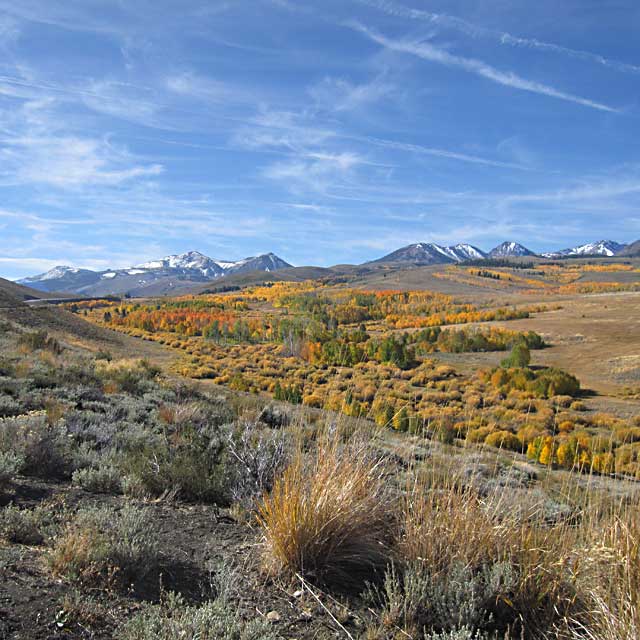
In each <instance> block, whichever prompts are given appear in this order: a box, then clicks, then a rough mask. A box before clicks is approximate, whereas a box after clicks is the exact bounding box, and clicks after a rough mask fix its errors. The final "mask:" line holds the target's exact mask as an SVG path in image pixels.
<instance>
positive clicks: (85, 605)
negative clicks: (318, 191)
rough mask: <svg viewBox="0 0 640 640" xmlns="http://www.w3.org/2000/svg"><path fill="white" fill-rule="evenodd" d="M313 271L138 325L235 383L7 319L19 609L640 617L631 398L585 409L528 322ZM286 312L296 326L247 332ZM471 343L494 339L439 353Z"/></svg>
mask: <svg viewBox="0 0 640 640" xmlns="http://www.w3.org/2000/svg"><path fill="white" fill-rule="evenodd" d="M263 289H264V290H263ZM291 289H294V290H293V291H292V290H291ZM316 289H317V287H316V288H313V287H311V288H309V286H308V285H307V284H304V283H302V284H297V285H295V286H294V285H285V284H279V283H278V284H277V285H274V286H273V287H265V288H261V289H259V290H257V291H248V292H235V291H234V292H230V296H229V297H228V299H227V296H220V298H222V299H220V300H218V296H214V297H209V296H205V297H203V298H202V299H195V300H192V299H182V300H175V301H168V302H167V305H168V306H170V305H174V306H173V307H171V314H176V315H175V318H176V319H177V318H180V322H183V323H184V324H185V327H187V326H195V325H194V324H189V323H191V320H189V317H190V316H189V314H191V313H192V312H197V313H198V314H205V315H207V314H210V313H214V314H218V313H229V314H235V317H236V319H237V318H238V317H240V324H239V325H238V326H237V330H238V332H237V333H236V329H234V328H233V327H234V326H235V323H236V320H234V321H233V324H231V327H232V329H231V330H230V332H229V335H227V336H226V337H225V336H224V330H222V329H221V328H220V327H221V326H224V325H218V329H217V330H219V331H220V333H221V334H222V335H220V336H218V334H217V333H216V331H217V330H214V329H213V328H211V323H210V324H205V325H204V327H205V331H204V334H203V335H195V334H194V335H190V336H187V335H182V334H177V332H170V331H167V332H165V331H164V330H161V331H156V330H150V329H138V328H136V329H135V332H136V333H135V335H139V336H140V337H144V338H149V339H153V340H158V341H160V340H162V341H164V342H167V340H168V338H166V335H167V334H170V333H175V335H172V336H171V339H172V340H174V341H178V342H180V345H179V346H178V347H175V348H176V349H180V351H181V352H183V351H184V352H185V357H186V358H187V359H188V360H189V361H188V362H186V363H185V362H184V361H183V363H182V364H181V365H180V366H181V367H188V366H193V367H206V368H207V370H211V371H212V372H213V375H212V376H211V378H212V380H213V381H214V382H218V383H220V384H221V385H224V386H226V387H228V388H230V389H231V391H230V390H229V389H226V390H224V391H223V389H222V388H221V387H217V386H215V385H214V384H211V383H209V382H202V383H197V382H193V381H191V382H185V380H184V379H179V378H177V377H176V376H175V371H172V372H171V371H170V372H167V371H163V370H162V369H161V368H159V367H157V366H155V365H154V364H153V363H152V362H150V361H148V360H144V359H142V360H141V359H137V358H127V359H123V358H122V357H120V355H119V354H116V353H110V352H108V351H107V350H105V349H104V348H103V347H102V346H101V347H100V348H95V349H87V348H85V347H80V346H78V345H77V344H75V343H74V341H72V340H69V341H67V340H65V338H64V336H60V335H55V336H54V335H49V334H48V333H46V332H45V333H44V334H41V335H37V336H33V335H31V334H32V333H33V332H32V331H31V330H29V329H26V328H24V327H21V326H19V325H16V324H13V325H7V326H4V325H3V326H4V328H3V330H2V331H1V332H0V346H1V347H2V359H1V360H0V408H1V410H2V416H1V417H0V501H1V502H0V503H1V504H2V506H1V507H0V540H1V541H0V576H1V578H2V583H3V585H4V587H3V588H4V589H5V590H8V593H9V596H8V600H7V601H8V602H11V603H12V605H11V606H15V607H16V608H19V609H20V613H19V618H20V621H19V622H16V621H15V620H13V619H12V620H10V622H9V623H8V624H12V625H16V626H15V628H19V627H18V626H17V625H20V624H22V625H23V627H21V628H22V629H24V628H28V629H29V630H30V631H28V632H26V633H27V635H25V633H23V637H50V636H51V631H52V629H54V625H55V630H61V631H60V633H66V634H67V637H70V638H84V637H116V638H122V639H123V640H137V639H139V640H145V639H147V638H149V639H150V638H166V639H167V640H173V639H176V640H177V639H178V638H228V639H229V640H231V639H234V640H262V639H264V640H271V638H277V637H287V638H289V637H290V638H293V637H295V638H309V639H310V638H325V637H326V638H328V637H345V638H347V637H350V638H363V639H366V640H376V639H377V640H397V639H398V638H413V639H415V640H420V639H424V640H428V639H431V640H435V639H449V640H462V639H464V640H473V639H475V640H490V639H497V638H500V639H505V638H512V639H514V640H516V639H519V640H522V639H523V638H525V639H527V638H532V639H533V638H536V639H537V638H562V639H568V638H571V639H576V640H577V639H579V638H584V639H585V640H586V639H591V638H604V639H605V640H608V639H609V638H611V639H613V638H628V639H630V640H632V639H634V638H637V637H638V635H637V626H638V619H637V611H638V605H640V579H639V576H640V574H639V573H638V562H637V561H638V549H639V547H638V543H637V540H638V526H637V512H638V507H639V506H640V504H639V500H638V490H637V487H636V483H635V482H634V480H635V479H636V478H638V477H640V456H639V455H638V451H640V449H638V446H637V445H639V444H640V431H639V429H640V423H639V422H638V420H634V419H632V418H624V419H623V418H619V417H615V416H613V415H609V414H604V413H601V414H598V413H594V412H593V411H590V410H588V407H587V406H586V405H585V404H584V402H583V400H582V399H581V398H580V394H581V390H580V384H579V381H578V379H577V378H575V377H574V376H572V375H571V374H570V373H568V372H564V371H560V370H556V369H552V368H544V367H539V366H536V365H535V358H536V350H537V349H540V348H544V346H545V345H544V341H543V340H542V337H541V336H539V335H537V334H534V333H531V332H517V331H507V330H504V329H500V330H498V329H495V328H493V327H479V326H476V325H473V326H462V327H440V326H438V325H432V326H425V327H414V328H413V329H414V330H412V331H404V330H402V331H399V330H396V329H395V328H393V329H392V328H391V327H390V326H385V327H384V328H382V326H381V323H386V322H387V320H386V318H387V315H385V316H383V317H380V318H377V317H371V318H370V319H366V318H364V317H363V316H365V315H366V313H369V314H370V315H372V316H373V315H374V314H375V313H378V311H377V310H378V309H384V310H389V309H386V308H385V307H384V305H391V306H393V305H397V304H405V305H409V307H408V308H406V309H403V310H402V312H403V313H404V312H408V311H411V308H410V307H411V305H420V304H425V305H427V306H425V307H424V309H423V310H422V311H417V308H418V307H414V308H413V311H417V313H418V314H419V313H423V314H425V316H424V317H428V315H429V314H431V313H435V314H440V313H443V314H446V310H445V309H440V310H436V309H435V308H434V307H433V305H434V304H435V305H437V304H440V302H442V303H443V304H445V306H446V304H449V301H442V300H440V299H439V298H437V297H436V298H428V297H426V298H424V299H423V298H419V297H411V296H406V297H404V294H403V296H400V294H396V293H393V294H385V295H382V296H380V297H376V296H373V297H371V296H370V295H369V293H367V292H365V293H363V294H362V296H361V297H359V296H355V295H354V294H353V292H344V293H343V294H341V295H340V296H339V297H337V298H336V299H335V300H332V301H331V302H330V303H327V302H326V299H329V300H331V295H330V293H329V292H325V293H318V292H317V290H316ZM349 296H351V297H349ZM318 298H319V300H318ZM212 302H215V304H216V305H218V306H217V307H215V308H214V309H212V308H211V304H212ZM133 304H134V305H135V303H133ZM128 305H129V303H125V306H124V307H123V306H122V305H116V307H115V308H116V309H118V310H117V311H115V310H114V308H111V307H106V306H104V305H101V303H99V302H97V301H93V302H91V303H90V304H87V305H85V306H86V308H87V311H88V314H89V316H88V317H89V318H91V319H92V320H93V321H94V322H98V323H100V324H103V323H105V324H108V325H109V326H116V325H117V323H114V322H113V318H114V317H115V316H117V317H118V318H121V319H122V318H123V317H124V318H127V317H129V315H130V314H133V313H135V312H136V311H142V310H141V309H138V310H135V309H128V308H127V306H128ZM148 306H149V307H151V306H153V305H148ZM155 306H157V305H155ZM160 306H161V308H160V309H153V310H149V312H151V311H157V312H161V313H162V312H164V309H163V308H162V305H160ZM352 307H354V308H355V307H358V309H355V310H354V309H353V308H352ZM123 309H124V312H123V311H122V310H123ZM278 309H286V311H287V313H282V314H281V315H282V317H281V318H280V320H279V322H282V323H285V321H286V322H289V323H291V324H289V325H287V326H288V327H289V329H288V330H287V331H285V332H284V333H278V334H277V335H276V336H275V337H271V338H269V339H266V338H261V337H260V333H261V332H263V331H268V329H269V327H271V329H273V326H275V325H273V326H272V325H269V322H270V320H268V318H269V317H270V316H269V314H272V313H275V312H276V310H278ZM363 309H364V311H363ZM78 310H79V311H81V312H83V311H84V309H83V305H82V304H81V303H80V306H79V307H78ZM310 310H311V311H310ZM460 312H461V311H460V310H457V311H456V313H460ZM106 313H110V314H111V320H110V319H109V318H108V317H106V318H105V314H106ZM144 313H147V310H144ZM464 313H467V311H464ZM309 314H310V315H309ZM322 314H326V318H325V319H324V320H322V319H321V318H322V317H323V315H322ZM154 317H155V316H154ZM197 317H200V316H197ZM209 319H210V317H208V316H207V321H208V320H209ZM243 322H244V323H245V325H243V324H242V323H243ZM254 322H255V323H256V324H255V327H259V329H258V330H257V333H256V332H255V331H249V333H248V334H247V330H246V329H244V328H242V327H243V326H246V327H248V328H249V329H251V327H253V326H254V325H253V324H252V323H254ZM260 323H261V324H260ZM313 323H316V324H313ZM334 323H335V326H334ZM278 326H280V327H282V326H285V324H282V325H278ZM296 326H302V327H303V329H304V333H302V334H298V333H297V329H291V327H296ZM207 327H208V329H207ZM308 327H310V328H309V329H308V330H309V331H316V332H318V333H317V334H314V335H320V336H321V340H320V344H321V348H320V349H319V350H318V351H317V352H314V350H313V349H311V350H309V345H308V341H307V340H306V339H307V337H308V335H309V334H307V333H306V331H307V328H308ZM120 328H121V329H123V327H122V326H120ZM132 331H133V330H132ZM137 332H139V333H137ZM323 332H327V334H326V336H327V340H326V341H323V338H322V336H324V334H323ZM25 336H26V337H25ZM217 336H218V337H217ZM301 336H302V338H303V339H301V340H298V338H300V337H301ZM334 341H336V342H334ZM129 344H132V343H129ZM169 344H171V343H169ZM326 345H330V346H327V347H326V349H325V346H326ZM344 345H355V347H353V349H355V352H354V353H355V354H356V356H358V357H357V358H354V361H353V362H351V363H350V364H344V363H341V364H340V363H336V360H338V359H339V357H340V356H339V355H336V354H339V353H340V349H341V348H344ZM348 349H349V350H350V352H351V350H352V347H351V346H348ZM358 349H360V351H358ZM483 350H494V351H498V352H503V353H502V354H501V355H500V356H497V359H496V362H500V360H501V361H502V362H501V363H500V364H499V365H498V366H495V367H486V368H482V369H481V370H480V371H478V372H475V373H469V372H466V373H462V372H460V371H459V370H458V369H457V368H456V367H455V366H453V365H451V364H446V363H444V362H442V361H439V360H437V359H436V358H437V354H443V353H466V352H469V353H471V352H474V353H476V352H481V351H483ZM332 358H333V359H334V360H333V363H332V362H331V359H332ZM325 359H327V360H329V361H324V360H325ZM185 373H189V370H187V371H185ZM194 377H209V376H194ZM234 389H235V390H234ZM247 391H254V392H258V394H262V395H257V396H255V395H253V396H252V395H248V394H246V393H245V392H247ZM274 396H275V398H273V397H274ZM225 563H227V564H225ZM29 581H32V582H31V583H30V582H29ZM25 583H27V584H32V585H33V587H32V588H33V589H34V593H36V591H37V593H38V598H28V597H24V594H23V592H21V591H20V589H22V588H23V585H24V584H25ZM43 585H45V586H43ZM45 587H46V588H45ZM12 589H13V590H15V594H16V595H14V592H12V591H11V590H12ZM47 591H49V592H51V593H55V594H59V596H60V600H59V604H58V601H56V600H53V602H54V604H51V602H52V600H51V598H52V597H53V596H51V595H50V594H48V593H47ZM47 597H48V598H49V600H47V602H48V603H49V604H47V605H44V604H42V605H41V604H39V602H40V601H42V600H43V599H45V600H46V598H47ZM56 597H57V596H56ZM25 603H31V604H25ZM54 605H55V606H54ZM28 606H29V607H32V608H31V609H28V608H26V607H28ZM38 607H41V608H38ZM34 611H37V612H38V614H39V615H37V616H36V615H31V614H32V613H33V612H34ZM25 625H31V626H25ZM0 629H2V627H0ZM34 629H37V630H38V631H37V634H36V633H35V631H33V630H34ZM55 630H54V632H55ZM17 633H20V632H19V631H18V632H17ZM29 633H31V635H29ZM15 637H20V636H15Z"/></svg>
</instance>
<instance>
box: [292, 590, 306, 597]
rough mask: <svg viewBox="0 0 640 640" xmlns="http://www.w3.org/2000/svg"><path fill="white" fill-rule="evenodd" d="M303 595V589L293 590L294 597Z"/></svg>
mask: <svg viewBox="0 0 640 640" xmlns="http://www.w3.org/2000/svg"><path fill="white" fill-rule="evenodd" d="M303 595H304V591H303V590H302V589H298V590H297V591H294V592H293V597H294V598H302V596H303Z"/></svg>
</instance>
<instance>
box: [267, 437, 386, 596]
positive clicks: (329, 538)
mask: <svg viewBox="0 0 640 640" xmlns="http://www.w3.org/2000/svg"><path fill="white" fill-rule="evenodd" d="M383 475H384V470H383V465H382V462H381V460H380V459H378V458H376V457H374V456H372V455H371V454H370V452H368V451H367V449H366V447H365V446H359V445H356V444H350V445H346V446H340V443H339V442H338V441H337V439H336V438H329V437H327V438H326V439H324V440H322V441H319V442H318V444H317V448H315V449H314V450H313V451H312V452H311V453H310V454H308V455H305V454H304V453H302V452H298V453H297V454H296V455H295V457H294V459H293V460H292V462H291V463H290V464H289V466H287V468H286V469H285V470H284V472H283V474H282V477H281V478H279V479H277V480H276V481H275V483H274V486H273V490H272V492H271V493H270V494H269V495H266V496H265V497H264V499H263V502H262V504H261V505H260V507H259V521H260V523H261V525H262V528H263V530H264V535H265V540H266V561H267V566H268V568H269V569H270V570H271V571H272V572H274V573H280V574H283V573H284V574H289V575H295V574H300V575H302V576H305V577H306V578H309V579H312V580H315V581H318V582H323V583H328V584H337V585H350V584H351V585H352V584H354V583H356V584H357V583H358V582H361V581H362V580H364V579H366V578H370V577H371V576H372V574H375V572H376V571H379V570H381V569H382V570H383V569H384V565H385V564H386V562H387V558H388V542H389V537H390V530H391V522H392V516H391V508H390V500H389V496H388V494H387V491H386V488H385V483H384V479H383Z"/></svg>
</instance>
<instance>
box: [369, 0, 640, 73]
mask: <svg viewBox="0 0 640 640" xmlns="http://www.w3.org/2000/svg"><path fill="white" fill-rule="evenodd" d="M358 2H360V4H364V5H366V6H368V7H372V8H375V9H378V10H379V11H382V12H384V13H386V14H387V15H390V16H394V17H397V18H407V19H409V20H418V21H422V22H427V23H429V24H433V25H440V26H443V27H446V28H449V29H454V30H456V31H458V32H460V33H464V34H466V35H468V36H471V37H473V38H490V39H492V40H495V41H497V42H499V43H500V44H503V45H508V46H511V47H523V48H527V49H534V50H538V51H544V52H546V53H555V54H560V55H565V56H568V57H570V58H575V59H577V60H584V61H586V62H592V63H595V64H598V65H601V66H603V67H608V68H610V69H613V70H615V71H620V72H623V73H633V74H639V73H640V66H638V65H634V64H629V63H627V62H622V61H620V60H614V59H612V58H607V57H605V56H602V55H600V54H597V53H592V52H590V51H583V50H581V49H572V48H570V47H564V46H562V45H559V44H555V43H553V42H545V41H543V40H538V39H537V38H525V37H522V36H517V35H513V34H511V33H508V32H506V31H497V30H494V29H487V28H486V27H483V26H481V25H477V24H474V23H472V22H468V21H466V20H463V19H461V18H458V17H456V16H451V15H447V14H445V13H433V12H430V11H424V10H422V9H413V8H411V7H405V6H404V5H401V4H398V3H396V2H391V1H390V0H358Z"/></svg>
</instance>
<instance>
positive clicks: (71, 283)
mask: <svg viewBox="0 0 640 640" xmlns="http://www.w3.org/2000/svg"><path fill="white" fill-rule="evenodd" d="M289 267H291V265H290V264H289V263H288V262H285V261H284V260H283V259H282V258H279V257H278V256H277V255H275V254H274V253H265V254H262V255H259V256H250V257H248V258H243V259H242V260H213V259H212V258H209V257H208V256H206V255H204V254H202V253H200V252H199V251H188V252H187V253H181V254H175V255H170V256H165V257H164V258H160V259H158V260H152V261H150V262H145V263H143V264H139V265H136V266H134V267H128V268H126V269H107V270H106V271H91V270H90V269H78V268H75V267H68V266H63V265H61V266H57V267H54V268H53V269H51V270H50V271H47V272H46V273H41V274H39V275H36V276H31V277H29V278H23V279H22V280H19V281H18V283H19V284H24V285H27V286H29V287H32V288H34V289H38V290H40V291H61V292H67V293H77V294H82V295H87V296H103V295H111V294H124V293H130V292H134V293H135V294H136V295H161V294H164V293H169V292H171V291H174V290H175V291H177V290H179V289H180V288H184V287H185V283H190V282H191V283H194V282H195V283H197V282H209V281H212V280H216V279H217V278H221V277H223V276H226V275H229V274H234V273H247V272H249V271H265V272H270V271H277V270H279V269H286V268H289Z"/></svg>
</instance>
